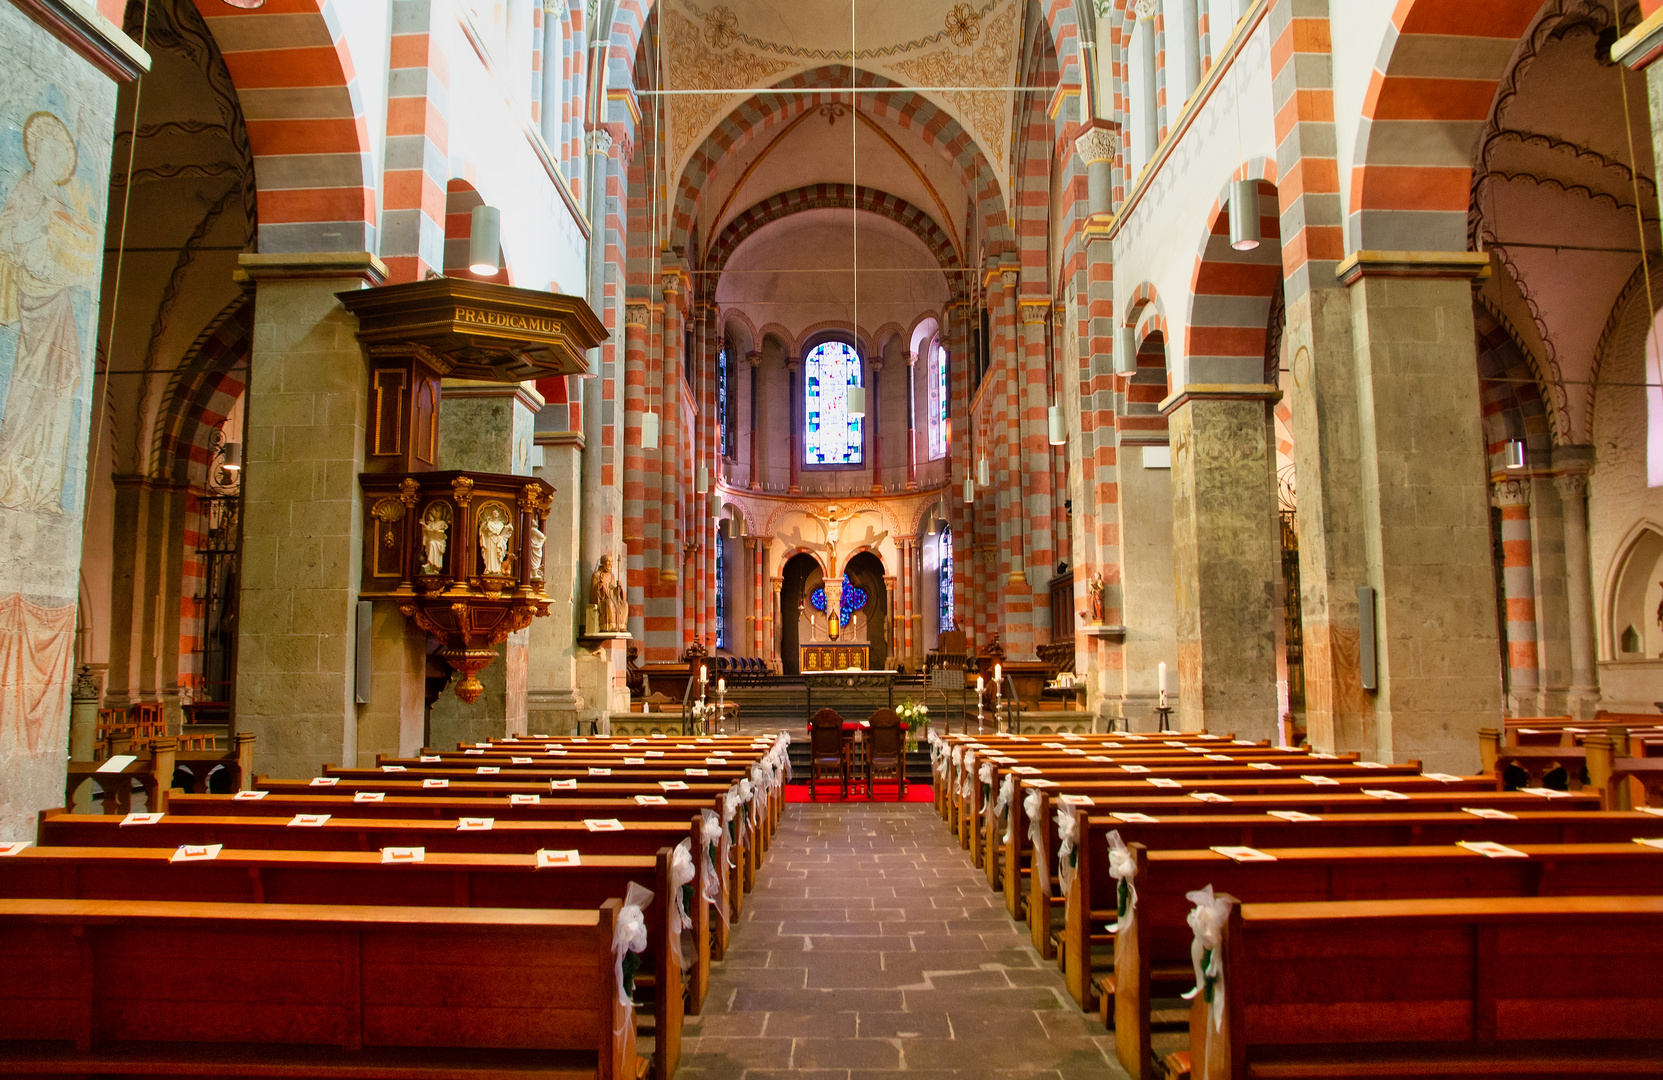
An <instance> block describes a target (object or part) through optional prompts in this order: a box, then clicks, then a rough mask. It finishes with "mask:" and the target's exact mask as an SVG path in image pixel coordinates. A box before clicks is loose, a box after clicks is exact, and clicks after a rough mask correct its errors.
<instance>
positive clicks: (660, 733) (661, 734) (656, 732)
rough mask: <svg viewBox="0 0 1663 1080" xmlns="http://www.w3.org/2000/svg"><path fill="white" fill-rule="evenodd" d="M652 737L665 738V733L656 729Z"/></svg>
mask: <svg viewBox="0 0 1663 1080" xmlns="http://www.w3.org/2000/svg"><path fill="white" fill-rule="evenodd" d="M652 737H653V738H655V739H662V738H664V733H663V732H662V731H655V732H653V733H652Z"/></svg>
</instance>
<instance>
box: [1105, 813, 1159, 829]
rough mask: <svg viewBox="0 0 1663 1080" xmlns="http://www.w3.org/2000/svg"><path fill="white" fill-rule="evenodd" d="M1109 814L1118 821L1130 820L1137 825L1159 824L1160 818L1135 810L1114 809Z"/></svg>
mask: <svg viewBox="0 0 1663 1080" xmlns="http://www.w3.org/2000/svg"><path fill="white" fill-rule="evenodd" d="M1109 816H1110V817H1112V818H1116V819H1118V820H1120V821H1130V822H1133V823H1135V824H1138V825H1159V824H1160V821H1161V819H1160V818H1152V817H1150V816H1149V815H1148V814H1140V813H1138V812H1137V811H1135V810H1114V811H1111V812H1110V813H1109Z"/></svg>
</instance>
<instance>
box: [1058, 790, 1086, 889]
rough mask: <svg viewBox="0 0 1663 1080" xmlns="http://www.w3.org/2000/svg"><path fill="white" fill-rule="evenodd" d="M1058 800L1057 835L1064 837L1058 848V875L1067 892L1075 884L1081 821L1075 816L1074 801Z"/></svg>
mask: <svg viewBox="0 0 1663 1080" xmlns="http://www.w3.org/2000/svg"><path fill="white" fill-rule="evenodd" d="M1057 802H1058V804H1059V805H1058V806H1057V816H1056V821H1057V835H1058V836H1059V837H1061V838H1062V844H1061V845H1060V846H1059V847H1058V848H1057V876H1058V877H1059V878H1061V879H1062V891H1063V892H1064V893H1065V894H1066V893H1067V892H1068V890H1069V889H1070V888H1071V887H1072V886H1073V884H1074V848H1075V846H1076V845H1078V844H1079V842H1080V821H1079V819H1078V818H1076V817H1075V816H1074V804H1073V803H1070V802H1068V801H1067V800H1066V799H1059V800H1057Z"/></svg>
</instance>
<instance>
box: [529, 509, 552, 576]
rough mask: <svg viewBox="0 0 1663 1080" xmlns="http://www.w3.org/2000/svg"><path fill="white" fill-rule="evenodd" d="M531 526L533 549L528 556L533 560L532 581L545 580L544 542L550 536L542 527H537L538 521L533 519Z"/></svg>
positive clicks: (531, 544) (531, 545)
mask: <svg viewBox="0 0 1663 1080" xmlns="http://www.w3.org/2000/svg"><path fill="white" fill-rule="evenodd" d="M530 528H531V534H530V537H529V539H530V548H531V551H530V554H529V555H528V556H527V558H529V559H530V560H531V580H532V581H542V580H543V544H544V542H545V541H546V540H548V536H547V535H546V534H544V532H543V530H542V529H539V528H538V527H537V522H536V521H533V522H532V523H531V525H530Z"/></svg>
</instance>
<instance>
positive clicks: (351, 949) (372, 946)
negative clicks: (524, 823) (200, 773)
mask: <svg viewBox="0 0 1663 1080" xmlns="http://www.w3.org/2000/svg"><path fill="white" fill-rule="evenodd" d="M619 904H620V902H619V900H617V899H611V900H608V901H607V902H606V903H604V904H600V905H596V906H595V907H594V908H590V909H587V910H557V911H532V910H523V909H522V910H503V909H461V908H419V907H398V908H385V907H362V906H353V907H334V906H323V905H288V904H269V905H268V904H208V903H150V902H134V901H121V900H4V901H0V970H4V971H8V972H12V973H17V972H23V971H27V972H28V977H27V978H15V977H13V978H5V979H0V1074H4V1075H26V1076H45V1075H59V1076H62V1075H79V1076H99V1077H111V1076H158V1075H161V1076H231V1075H234V1076H238V1077H246V1078H251V1080H259V1078H264V1077H273V1078H276V1077H301V1076H307V1077H329V1078H337V1080H349V1078H350V1080H360V1078H362V1080H370V1078H372V1077H373V1078H401V1080H402V1078H409V1080H414V1078H416V1077H435V1076H450V1077H456V1078H478V1080H486V1078H507V1077H516V1078H518V1077H525V1078H532V1077H537V1078H546V1080H579V1078H595V1080H632V1078H633V1077H634V1076H635V1075H636V1058H635V1039H634V1035H635V1033H634V1025H632V1024H630V1023H628V1022H627V1021H628V1013H627V1011H626V1010H625V1009H624V1008H623V1007H622V1006H621V1005H620V1004H619V1002H618V986H617V980H616V976H615V974H614V965H613V955H612V934H613V925H614V923H615V921H616V919H617V917H618V911H619ZM172 957H189V958H191V961H192V962H190V963H175V962H170V961H169V959H168V958H172ZM464 1047H477V1049H464Z"/></svg>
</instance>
